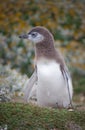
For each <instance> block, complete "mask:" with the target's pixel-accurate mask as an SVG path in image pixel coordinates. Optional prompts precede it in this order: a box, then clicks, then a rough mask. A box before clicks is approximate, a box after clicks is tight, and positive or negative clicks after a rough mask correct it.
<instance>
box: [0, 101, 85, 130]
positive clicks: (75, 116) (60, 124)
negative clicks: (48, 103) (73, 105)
mask: <svg viewBox="0 0 85 130" xmlns="http://www.w3.org/2000/svg"><path fill="white" fill-rule="evenodd" d="M6 124H7V127H8V129H7V130H54V128H55V130H85V111H79V110H74V111H68V110H66V109H51V108H40V107H38V106H35V105H32V104H21V103H1V104H0V126H4V125H6ZM70 127H71V128H70ZM74 128H75V129H74ZM77 128H78V129H77Z"/></svg>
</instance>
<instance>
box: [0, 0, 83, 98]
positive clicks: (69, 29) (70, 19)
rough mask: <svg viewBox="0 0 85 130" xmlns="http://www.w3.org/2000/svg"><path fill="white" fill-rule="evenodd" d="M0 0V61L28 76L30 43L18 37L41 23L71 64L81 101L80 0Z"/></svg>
mask: <svg viewBox="0 0 85 130" xmlns="http://www.w3.org/2000/svg"><path fill="white" fill-rule="evenodd" d="M0 2H1V4H0V64H2V65H6V66H8V67H10V68H12V69H13V68H15V69H16V70H17V71H19V72H22V73H25V74H27V75H28V76H30V75H31V74H32V72H33V69H34V66H33V60H34V50H33V45H32V44H30V43H29V42H28V41H27V40H21V39H19V38H18V36H19V35H20V34H21V33H24V32H27V31H29V30H30V28H31V27H33V26H38V25H40V26H45V27H47V28H48V29H49V30H50V31H51V32H52V33H53V35H54V38H55V46H56V47H57V48H59V49H60V50H61V52H62V53H63V55H64V56H65V58H66V61H67V64H68V66H71V67H70V68H71V71H72V72H73V75H72V76H73V84H74V86H75V88H74V91H75V94H82V95H83V96H84V100H85V2H84V0H81V1H79V0H77V1H76V0H72V1H71V0H63V1H61V0H57V1H56V0H52V1H51V0H49V1H48V0H43V1H42V0H22V1H21V0H17V1H16V0H4V1H2V0H0ZM75 68H76V69H75ZM81 97H82V96H81ZM75 100H76V99H75ZM82 100H83V99H82Z"/></svg>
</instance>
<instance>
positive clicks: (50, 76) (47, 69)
mask: <svg viewBox="0 0 85 130" xmlns="http://www.w3.org/2000/svg"><path fill="white" fill-rule="evenodd" d="M37 73H38V87H37V101H38V104H39V105H40V106H51V107H57V106H63V107H67V106H68V105H69V103H70V101H69V94H68V89H67V86H66V82H65V80H64V78H63V76H62V73H61V71H60V65H59V64H57V63H56V62H54V61H52V62H48V63H42V62H39V63H38V64H37ZM69 89H70V94H71V96H72V85H71V83H70V88H69Z"/></svg>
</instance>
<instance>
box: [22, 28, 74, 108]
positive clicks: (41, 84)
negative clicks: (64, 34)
mask: <svg viewBox="0 0 85 130" xmlns="http://www.w3.org/2000/svg"><path fill="white" fill-rule="evenodd" d="M20 38H24V39H28V40H30V41H31V42H33V43H34V45H35V59H36V65H35V71H34V73H33V75H32V76H31V78H30V80H29V82H28V85H27V87H26V90H25V101H27V99H29V95H30V92H31V90H32V88H33V85H34V84H35V83H36V82H37V87H36V98H37V103H38V105H39V106H45V107H64V108H68V107H69V105H70V104H71V101H72V95H73V87H72V81H71V77H70V74H69V71H68V68H67V66H66V64H65V61H64V59H63V57H62V56H61V54H60V52H59V51H58V50H56V49H55V46H54V38H53V35H52V34H51V33H50V32H49V31H48V30H47V29H46V28H44V27H40V26H37V27H34V28H32V29H31V30H30V31H29V32H28V33H27V34H23V35H21V36H20Z"/></svg>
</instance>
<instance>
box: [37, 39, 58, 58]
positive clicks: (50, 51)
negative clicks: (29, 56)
mask: <svg viewBox="0 0 85 130" xmlns="http://www.w3.org/2000/svg"><path fill="white" fill-rule="evenodd" d="M35 57H36V60H39V59H41V58H45V59H49V60H50V59H51V60H53V59H55V57H56V51H55V47H54V41H53V40H51V41H49V42H48V41H46V40H45V41H42V42H39V43H37V44H36V46H35Z"/></svg>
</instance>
